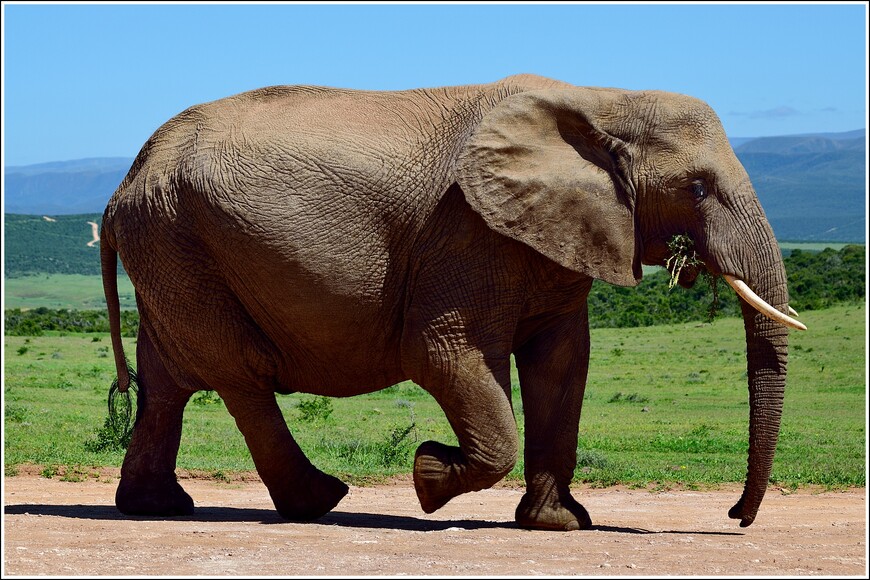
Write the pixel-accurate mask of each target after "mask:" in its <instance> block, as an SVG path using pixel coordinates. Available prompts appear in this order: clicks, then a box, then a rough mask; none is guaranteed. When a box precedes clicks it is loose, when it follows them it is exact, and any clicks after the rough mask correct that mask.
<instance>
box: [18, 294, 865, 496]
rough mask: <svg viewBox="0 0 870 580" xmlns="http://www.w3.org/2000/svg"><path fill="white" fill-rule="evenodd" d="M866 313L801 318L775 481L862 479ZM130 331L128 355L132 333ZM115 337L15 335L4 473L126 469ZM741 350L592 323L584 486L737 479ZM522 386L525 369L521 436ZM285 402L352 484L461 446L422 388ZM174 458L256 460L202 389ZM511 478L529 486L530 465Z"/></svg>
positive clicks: (736, 324) (712, 331) (726, 325)
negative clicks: (107, 432)
mask: <svg viewBox="0 0 870 580" xmlns="http://www.w3.org/2000/svg"><path fill="white" fill-rule="evenodd" d="M865 313H866V310H865V307H864V306H863V305H855V306H839V307H835V308H831V309H827V310H817V311H808V312H806V313H802V316H801V320H802V321H803V322H804V323H806V325H807V326H808V327H809V330H808V331H807V332H804V333H798V332H793V333H791V352H790V363H789V386H788V389H787V392H786V399H785V409H784V412H783V424H782V431H781V436H780V441H779V446H778V451H777V455H776V460H775V463H774V468H773V475H772V480H773V481H774V483H776V484H779V485H783V486H792V487H794V486H802V485H822V486H825V487H829V488H837V487H844V486H864V485H865V484H866V457H865V449H866V443H865V442H866V432H865V424H866V419H867V417H866V414H865V409H866V391H865V385H866V375H865V364H866V353H865V344H866V337H865ZM125 340H126V342H127V348H128V353H129V354H132V353H133V352H134V348H135V346H134V344H133V342H134V339H125ZM109 345H110V341H109V339H108V337H107V336H105V335H83V334H82V335H69V336H48V335H46V336H41V337H32V338H26V337H6V338H5V354H4V356H5V372H6V375H5V386H4V414H5V430H4V446H5V466H4V467H5V473H6V474H7V475H13V474H14V473H16V472H17V471H18V467H19V466H21V465H26V464H34V465H38V466H41V468H42V469H43V471H44V472H45V473H48V474H59V473H66V474H70V473H72V474H73V475H72V477H78V476H81V474H85V475H86V474H87V473H89V472H90V471H91V470H92V469H93V468H96V467H100V466H119V465H120V463H121V461H122V458H123V454H122V452H120V451H112V450H106V451H101V452H96V451H90V450H89V447H88V446H87V445H86V443H87V442H88V441H93V440H94V439H95V438H96V433H97V431H98V430H99V428H100V427H101V426H102V425H103V420H104V417H105V414H106V393H107V390H108V387H109V384H110V383H111V381H112V379H113V374H114V368H113V363H112V358H111V355H110V353H109V349H108V347H109ZM744 350H745V339H744V334H743V325H742V321H741V320H740V319H717V320H716V321H715V322H714V323H712V324H697V323H695V324H681V325H674V326H656V327H648V328H636V329H600V330H593V334H592V362H591V366H590V372H589V386H588V388H587V392H586V396H585V399H584V408H583V417H582V420H581V425H580V445H579V449H578V466H577V470H576V472H575V481H582V482H587V483H590V484H592V485H598V486H606V485H611V484H617V483H619V484H627V485H632V486H654V487H657V486H671V485H686V486H690V487H691V486H706V485H715V484H718V483H727V482H742V481H743V479H744V477H745V472H746V447H747V422H748V413H749V408H748V403H747V387H746V361H745V356H744ZM518 389H519V387H518V384H517V380H516V374H515V373H514V385H513V391H514V392H513V401H514V408H515V413H516V415H517V421H518V428H519V431H520V433H522V431H523V420H522V404H521V400H520V397H519V392H518ZM278 401H279V405H280V407H281V409H282V410H283V411H284V415H285V417H286V419H287V422H288V424H289V425H290V428H291V430H292V431H293V433H294V436H295V437H296V438H297V440H298V441H299V444H300V446H301V447H302V448H303V450H305V452H306V453H307V454H308V455H309V457H310V458H311V459H312V461H313V462H314V463H315V465H317V466H318V467H320V468H321V469H323V470H324V471H326V472H328V473H332V474H335V475H338V476H339V477H341V478H343V479H345V480H347V481H350V482H353V483H357V484H359V483H364V482H368V481H374V480H378V479H380V478H383V477H386V476H390V475H393V474H402V473H410V470H411V466H412V461H413V451H414V449H415V448H416V446H417V445H418V444H419V443H421V442H422V441H424V440H426V439H435V440H438V441H442V442H444V443H448V444H455V442H456V440H455V437H454V436H453V434H452V432H451V430H450V427H449V425H448V424H447V421H446V419H445V417H444V414H443V413H442V411H441V410H440V408H439V407H438V406H437V404H436V403H435V401H434V400H433V399H432V397H431V396H430V395H429V394H428V393H426V392H425V391H423V390H422V389H420V388H419V387H417V386H416V385H414V384H412V383H403V384H401V385H397V386H394V387H391V388H389V389H385V390H383V391H379V392H376V393H372V394H369V395H364V396H359V397H352V398H346V399H322V398H319V397H314V396H313V395H305V394H293V395H287V396H279V397H278ZM90 448H91V449H93V446H91V447H90ZM178 467H179V468H180V469H183V470H191V471H195V472H202V473H204V474H205V475H207V476H210V477H213V478H215V479H218V480H225V479H227V478H229V477H230V476H231V475H232V474H233V473H237V472H244V471H250V470H253V469H254V466H253V463H252V461H251V459H250V455H249V454H248V451H247V449H246V447H245V445H244V441H243V439H242V436H241V435H240V434H239V432H238V430H237V428H236V426H235V423H234V421H233V420H232V418H231V417H230V416H229V414H228V413H227V411H226V408H225V407H224V405H223V403H222V402H221V401H220V398H219V397H217V396H216V395H215V394H214V393H205V392H203V393H198V394H197V395H195V396H194V397H193V399H192V400H191V402H190V403H189V404H188V406H187V409H186V412H185V418H184V430H183V436H182V442H181V452H180V454H179V459H178ZM76 474H79V475H76ZM67 477H69V475H67ZM509 477H511V478H514V479H521V477H522V460H521V459H520V462H519V464H518V465H517V467H516V468H515V469H514V471H513V472H512V474H511V475H510V476H509Z"/></svg>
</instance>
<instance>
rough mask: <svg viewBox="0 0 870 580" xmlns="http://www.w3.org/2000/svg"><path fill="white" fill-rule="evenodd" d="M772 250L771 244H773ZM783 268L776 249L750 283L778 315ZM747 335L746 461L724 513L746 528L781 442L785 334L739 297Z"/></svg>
mask: <svg viewBox="0 0 870 580" xmlns="http://www.w3.org/2000/svg"><path fill="white" fill-rule="evenodd" d="M774 247H775V244H774ZM785 279H786V278H785V268H784V267H783V265H782V259H781V258H780V256H779V252H778V249H777V251H776V256H775V258H774V262H773V264H772V266H771V267H770V268H769V269H767V270H766V275H764V276H763V277H761V278H760V279H758V280H755V281H754V284H752V285H753V286H755V288H756V289H763V290H762V291H761V292H759V294H760V295H761V297H762V299H763V300H764V301H766V302H767V303H768V304H770V305H771V306H773V307H774V308H775V309H776V310H778V311H779V312H787V311H788V290H787V287H786V282H785ZM740 305H741V309H742V312H743V321H744V327H745V329H746V362H747V374H748V381H749V457H748V469H747V474H746V484H745V487H744V489H743V495H742V497H741V498H740V500H739V501H738V502H737V504H736V505H735V506H734V507H733V508H731V510H730V511H729V512H728V515H729V517H731V518H734V519H739V520H740V527H746V526H749V525H750V524H752V522H753V521H754V520H755V516H756V513H757V512H758V508H759V506H760V505H761V500H762V499H763V498H764V493H765V491H766V490H767V484H768V480H769V478H770V473H771V469H772V468H773V457H774V453H775V451H776V443H777V439H778V437H779V428H780V419H781V417H782V406H783V397H784V394H785V382H786V366H787V362H788V329H787V327H786V326H785V325H784V324H783V322H782V321H781V320H773V319H771V318H770V317H769V314H765V313H762V312H759V311H757V310H756V308H755V307H754V306H753V305H751V304H750V303H749V302H747V301H746V300H745V299H743V298H742V297H741V299H740Z"/></svg>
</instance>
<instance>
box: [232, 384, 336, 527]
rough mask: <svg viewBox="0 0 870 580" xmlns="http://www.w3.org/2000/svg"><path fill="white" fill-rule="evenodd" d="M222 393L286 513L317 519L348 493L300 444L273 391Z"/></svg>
mask: <svg viewBox="0 0 870 580" xmlns="http://www.w3.org/2000/svg"><path fill="white" fill-rule="evenodd" d="M220 394H221V397H222V398H223V400H224V402H225V403H226V405H227V410H228V411H229V412H230V414H231V415H232V416H233V418H234V419H235V420H236V425H237V426H238V428H239V430H240V431H241V432H242V435H244V437H245V442H246V443H247V445H248V450H249V451H250V452H251V457H252V458H253V460H254V465H255V466H256V467H257V473H258V474H259V475H260V478H261V479H262V480H263V483H264V484H265V485H266V488H267V489H268V490H269V495H270V496H271V497H272V502H273V503H274V504H275V508H276V509H277V510H278V513H279V514H281V516H282V517H284V518H286V519H288V520H293V521H312V520H316V519H317V518H319V517H321V516H322V515H324V514H326V513H327V512H329V511H330V510H331V509H332V508H334V507H335V506H336V505H337V504H338V502H339V501H341V499H342V498H343V497H344V496H345V495H346V494H347V492H348V487H347V485H345V484H344V482H342V481H341V480H339V479H338V478H335V477H333V476H331V475H328V474H326V473H323V472H322V471H320V470H319V469H317V468H316V467H315V466H314V465H312V464H311V462H310V461H309V460H308V458H307V457H306V456H305V454H304V453H303V452H302V449H300V448H299V445H298V444H297V443H296V441H295V440H294V439H293V436H292V435H291V434H290V430H289V429H288V428H287V423H286V422H285V421H284V416H283V415H282V414H281V409H280V408H279V407H278V403H277V401H276V400H275V395H274V393H273V392H272V390H266V389H258V390H257V391H255V392H252V391H248V392H243V390H241V389H228V390H227V392H226V393H224V392H221V393H220Z"/></svg>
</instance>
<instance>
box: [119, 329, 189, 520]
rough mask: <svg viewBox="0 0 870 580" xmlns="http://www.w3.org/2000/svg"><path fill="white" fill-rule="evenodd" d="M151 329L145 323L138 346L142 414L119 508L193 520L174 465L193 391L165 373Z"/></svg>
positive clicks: (125, 467)
mask: <svg viewBox="0 0 870 580" xmlns="http://www.w3.org/2000/svg"><path fill="white" fill-rule="evenodd" d="M146 326H147V324H145V323H144V321H143V324H142V327H141V328H142V329H141V330H140V332H139V339H138V343H137V345H136V360H137V367H138V379H139V398H138V408H139V411H138V416H137V418H136V425H135V427H134V429H133V437H132V439H131V441H130V445H129V446H128V448H127V454H126V455H125V457H124V464H123V466H122V467H121V481H120V483H119V484H118V489H117V491H116V492H115V505H116V506H117V507H118V509H119V510H120V511H121V513H124V514H127V515H149V516H178V515H190V514H192V513H193V500H192V499H191V497H190V496H189V495H188V494H187V493H186V492H185V491H184V490H183V489H182V488H181V486H180V485H179V484H178V482H177V481H176V478H175V461H176V458H177V456H178V446H179V444H180V442H181V419H182V415H183V413H184V407H185V405H186V404H187V401H188V399H190V396H191V394H192V391H189V390H186V389H182V388H181V387H179V386H178V384H177V383H176V382H175V380H174V379H173V378H172V377H171V375H170V374H169V373H168V372H167V371H166V368H165V366H164V364H163V362H162V361H161V359H160V357H159V356H158V354H157V350H156V349H155V348H154V344H153V342H152V340H151V337H150V335H149V332H148V330H147V328H146Z"/></svg>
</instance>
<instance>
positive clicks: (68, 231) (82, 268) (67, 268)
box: [3, 214, 102, 278]
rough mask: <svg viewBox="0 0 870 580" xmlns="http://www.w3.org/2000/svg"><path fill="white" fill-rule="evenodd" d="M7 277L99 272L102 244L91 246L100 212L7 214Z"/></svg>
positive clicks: (5, 273) (100, 218) (98, 273)
mask: <svg viewBox="0 0 870 580" xmlns="http://www.w3.org/2000/svg"><path fill="white" fill-rule="evenodd" d="M3 220H4V225H5V228H6V229H5V235H4V240H3V242H4V247H5V252H6V263H5V264H4V275H5V277H6V278H16V277H20V276H26V275H28V274H86V275H95V276H99V275H100V244H99V243H96V244H93V245H92V246H89V245H88V243H89V242H91V241H92V240H93V226H91V225H90V223H89V222H93V223H96V224H99V223H100V222H101V221H102V215H100V214H79V215H57V216H40V215H18V214H4V215H3Z"/></svg>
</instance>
